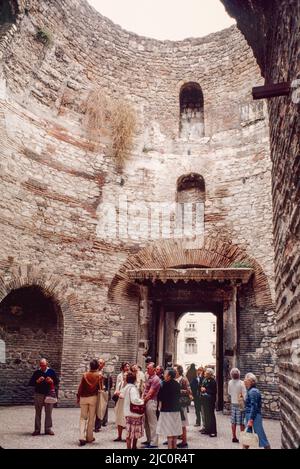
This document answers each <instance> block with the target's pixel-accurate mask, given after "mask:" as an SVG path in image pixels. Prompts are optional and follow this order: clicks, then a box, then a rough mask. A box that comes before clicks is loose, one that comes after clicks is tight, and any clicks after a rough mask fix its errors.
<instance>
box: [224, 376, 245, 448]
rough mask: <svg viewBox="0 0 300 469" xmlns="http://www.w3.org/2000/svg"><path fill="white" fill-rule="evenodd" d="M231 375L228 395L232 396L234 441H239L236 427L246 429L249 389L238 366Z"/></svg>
mask: <svg viewBox="0 0 300 469" xmlns="http://www.w3.org/2000/svg"><path fill="white" fill-rule="evenodd" d="M230 376H231V380H230V381H229V383H228V395H229V396H230V403H231V431H232V443H239V440H238V438H237V436H236V427H237V425H239V426H240V429H241V432H243V431H244V429H245V425H244V420H245V399H246V394H247V391H246V386H245V384H244V383H243V381H241V380H240V370H239V369H238V368H232V370H231V371H230Z"/></svg>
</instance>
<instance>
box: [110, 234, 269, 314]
mask: <svg viewBox="0 0 300 469" xmlns="http://www.w3.org/2000/svg"><path fill="white" fill-rule="evenodd" d="M186 246H187V244H186V241H185V240H181V239H180V240H164V241H161V242H157V243H152V244H149V245H148V246H146V247H145V248H142V249H141V250H140V251H139V252H138V253H136V254H133V255H131V256H129V257H128V259H127V261H126V262H125V263H124V264H123V266H122V267H121V268H120V269H119V271H118V273H117V274H116V275H115V277H114V278H113V280H112V282H111V285H110V288H109V292H108V298H109V300H110V301H111V302H112V303H116V304H122V302H123V301H126V300H131V299H132V297H133V296H134V295H135V294H138V288H137V286H136V285H135V284H134V282H132V281H131V280H130V278H129V276H128V271H129V270H134V269H141V268H144V269H166V268H168V267H175V266H191V267H192V266H195V267H196V266H199V265H201V266H205V267H215V268H226V267H229V266H231V265H232V264H234V263H237V262H238V263H244V264H248V265H251V266H252V268H253V270H254V280H253V289H254V292H255V301H256V304H257V305H258V306H262V307H264V306H265V307H273V300H272V297H271V290H270V287H269V283H268V279H267V277H266V275H265V273H264V272H263V270H262V268H261V267H260V265H259V263H258V262H257V261H256V260H255V259H254V258H252V257H251V256H250V255H249V254H248V253H247V252H246V251H245V250H243V249H241V248H240V247H239V246H237V245H234V244H232V243H229V242H227V243H226V242H223V241H219V240H218V238H216V237H215V238H213V237H209V238H205V239H204V244H203V246H202V247H199V248H193V249H189V248H187V247H186ZM120 302H121V303H120Z"/></svg>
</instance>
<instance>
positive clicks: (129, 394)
mask: <svg viewBox="0 0 300 469" xmlns="http://www.w3.org/2000/svg"><path fill="white" fill-rule="evenodd" d="M120 397H121V398H122V397H123V399H124V417H141V415H139V414H134V413H133V412H130V402H132V404H138V405H141V404H144V401H143V399H140V394H139V391H138V389H137V387H136V386H135V385H134V384H126V386H125V388H123V389H122V391H121V393H120Z"/></svg>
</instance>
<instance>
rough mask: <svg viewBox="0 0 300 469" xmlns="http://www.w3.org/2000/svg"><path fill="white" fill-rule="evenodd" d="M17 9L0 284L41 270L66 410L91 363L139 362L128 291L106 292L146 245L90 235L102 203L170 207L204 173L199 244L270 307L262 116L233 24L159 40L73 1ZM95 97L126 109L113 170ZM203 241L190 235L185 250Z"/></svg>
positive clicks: (3, 126) (7, 82) (267, 172)
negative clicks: (93, 120) (184, 95)
mask: <svg viewBox="0 0 300 469" xmlns="http://www.w3.org/2000/svg"><path fill="white" fill-rule="evenodd" d="M23 6H24V5H23ZM20 12H21V13H20V15H19V16H18V22H17V23H16V31H15V33H14V36H13V38H12V39H11V40H10V41H8V42H7V44H6V45H5V47H4V49H3V52H2V56H1V61H0V77H1V78H0V138H1V142H3V143H2V145H1V149H0V154H1V160H0V164H1V194H2V199H1V207H0V221H1V227H2V229H1V240H0V241H1V260H2V263H1V264H0V265H2V267H1V275H2V277H5V275H6V274H7V269H8V268H10V267H9V266H14V268H16V269H18V267H19V266H27V267H26V269H27V270H29V271H30V269H31V268H34V269H35V268H36V267H39V269H40V272H37V273H36V274H35V275H34V276H32V275H31V277H30V278H31V281H32V282H34V283H35V282H38V281H39V275H42V276H43V278H45V282H46V285H47V284H48V283H49V282H50V283H51V285H53V282H51V280H49V277H50V278H52V277H53V276H54V277H55V285H56V287H55V291H56V295H55V298H56V300H57V301H58V304H59V305H60V307H61V310H62V314H63V317H64V345H63V352H62V367H61V398H60V399H61V403H62V404H63V405H73V403H74V399H75V394H76V386H77V383H78V380H79V378H80V374H81V372H82V371H83V370H84V369H85V367H86V366H87V364H88V362H89V360H90V359H91V358H93V357H94V356H101V355H104V357H105V359H106V360H107V363H108V366H109V369H110V370H112V371H113V372H114V373H116V372H117V371H118V367H119V364H120V361H122V360H124V359H126V360H130V361H134V360H135V359H136V353H137V340H138V337H137V328H138V296H137V292H136V289H135V288H134V287H133V286H132V285H127V286H126V287H125V289H126V295H125V296H124V298H129V299H128V302H126V301H125V300H124V301H122V302H117V301H114V300H113V299H110V298H109V297H108V296H109V295H108V294H109V292H110V290H111V289H112V285H114V283H115V282H117V279H118V273H119V271H120V269H121V267H122V265H123V264H124V263H125V262H126V260H127V259H130V258H131V256H132V255H134V254H135V253H137V252H140V251H141V250H142V249H143V248H144V247H145V246H149V245H150V246H151V245H152V244H153V245H154V246H155V245H156V243H157V241H156V240H152V242H149V240H148V239H145V237H143V236H142V235H143V233H140V234H141V236H139V230H138V227H135V228H134V229H133V230H132V231H133V232H132V236H131V237H129V238H128V237H127V238H126V237H125V238H113V237H112V234H113V233H112V232H110V233H109V235H110V236H109V238H108V239H106V238H103V237H101V236H99V235H98V231H97V227H98V224H99V217H100V216H101V214H102V211H103V207H104V206H105V204H108V203H112V204H115V201H116V200H118V198H119V196H123V197H125V196H126V198H127V200H128V201H129V202H135V201H140V202H141V203H142V204H143V205H144V206H145V205H146V206H147V207H148V206H150V204H152V203H153V202H167V203H172V202H175V200H176V184H177V180H178V178H179V177H180V176H182V175H183V174H189V173H191V172H195V173H198V174H200V175H202V176H203V178H204V180H205V189H206V194H205V196H206V197H205V219H204V222H205V238H206V239H207V240H209V239H211V238H218V240H219V242H220V243H222V242H224V243H229V244H230V245H232V246H236V247H237V248H239V249H241V250H242V251H243V252H246V253H247V254H248V255H249V256H250V257H251V258H252V259H255V262H257V263H258V264H259V265H260V268H261V269H262V271H263V272H264V276H265V278H266V282H267V284H268V288H269V291H270V298H271V300H270V302H271V303H272V300H274V272H273V245H272V242H273V240H272V212H271V161H270V157H269V136H268V120H267V115H266V109H265V106H264V104H263V103H259V104H256V103H255V104H254V103H253V102H252V97H251V87H252V84H253V83H255V84H259V83H261V76H260V71H259V68H258V65H257V63H256V60H255V58H254V57H253V53H252V51H251V49H250V48H249V46H248V45H247V42H246V41H245V40H244V38H243V36H242V35H241V33H240V32H239V31H238V30H237V29H236V28H235V27H231V28H229V29H227V30H224V31H222V32H219V33H216V34H211V35H209V36H207V37H205V38H201V39H187V40H185V41H180V42H171V41H163V42H160V41H156V40H151V39H147V38H143V37H138V36H137V35H135V34H131V33H128V32H126V31H124V30H122V29H121V28H119V27H118V26H115V25H114V24H113V23H112V22H111V21H109V20H108V19H106V18H104V17H102V16H101V15H100V14H98V13H96V12H95V11H94V10H93V9H92V8H91V7H90V6H89V5H88V4H87V3H86V2H85V1H84V0H82V1H79V0H68V1H66V0H63V1H54V2H48V1H46V0H44V1H34V0H32V1H31V2H29V3H28V9H27V12H26V14H25V12H24V9H23V10H22V9H21V6H20ZM41 28H42V29H46V30H47V31H49V37H50V38H51V40H50V41H49V43H47V44H45V43H43V42H41V41H40V40H39V39H38V37H37V32H38V31H39V29H41ZM189 81H193V82H197V83H199V84H200V86H201V88H202V91H203V96H204V112H205V116H204V120H205V135H204V137H202V138H200V139H198V138H197V139H188V138H181V137H180V136H179V93H180V89H181V87H182V85H183V84H184V83H186V82H189ZM233 85H234V86H233ZM95 88H100V89H101V90H102V92H104V93H105V94H107V95H108V96H110V97H111V98H112V99H115V100H118V99H120V97H121V98H125V99H127V100H128V102H130V105H131V106H132V107H133V108H134V109H135V113H136V116H137V123H138V127H137V132H136V135H135V139H134V146H133V149H132V151H131V154H130V156H129V158H128V160H127V161H126V162H125V165H124V167H123V169H122V172H121V173H120V171H119V170H118V168H117V165H116V162H115V161H114V159H113V157H112V154H111V151H110V145H111V128H110V124H109V122H105V125H104V126H103V128H101V130H100V131H99V139H91V138H90V136H89V134H88V132H87V129H86V124H85V114H84V112H85V109H86V102H87V96H88V94H89V92H90V91H91V90H93V89H95ZM123 215H124V214H122V213H121V215H120V216H123ZM145 218H146V219H147V220H148V216H147V214H146V215H145ZM134 219H135V212H132V214H131V217H130V221H131V223H133V221H134ZM151 243H152V244H151ZM202 243H203V236H202V235H201V236H198V237H197V236H196V239H195V240H191V241H190V244H188V246H189V247H188V248H187V250H191V252H192V251H193V248H195V247H197V248H199V246H201V245H202ZM149 249H151V248H149ZM174 249H175V248H174ZM215 249H216V251H215V252H214V255H215V256H216V257H217V258H218V248H217V247H216V248H215ZM234 250H235V248H234V249H233V251H234ZM29 266H30V267H29ZM27 274H28V272H27ZM27 274H26V275H27ZM46 274H47V275H46ZM45 275H46V277H45ZM25 277H26V276H25ZM16 278H19V277H18V275H17V277H16ZM22 278H23V277H22ZM24 281H25V280H24ZM19 283H20V286H23V285H24V283H22V282H21V281H20V282H19ZM9 285H10V284H8V287H9ZM8 287H7V288H6V289H5V292H6V294H8V293H9V288H8ZM53 288H54V286H53ZM2 298H4V296H3V297H2ZM270 309H271V308H270ZM245 314H246V313H245ZM250 320H251V321H253V318H252V317H250ZM272 337H273V336H272ZM262 340H263V339H262ZM259 345H260V344H258V345H257V348H259Z"/></svg>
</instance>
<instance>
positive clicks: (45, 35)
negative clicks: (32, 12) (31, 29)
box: [36, 28, 52, 46]
mask: <svg viewBox="0 0 300 469" xmlns="http://www.w3.org/2000/svg"><path fill="white" fill-rule="evenodd" d="M36 38H37V40H38V41H40V42H42V43H43V44H44V45H45V46H49V45H50V44H51V42H52V34H51V33H50V31H48V29H45V28H39V29H38V30H37V33H36Z"/></svg>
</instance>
